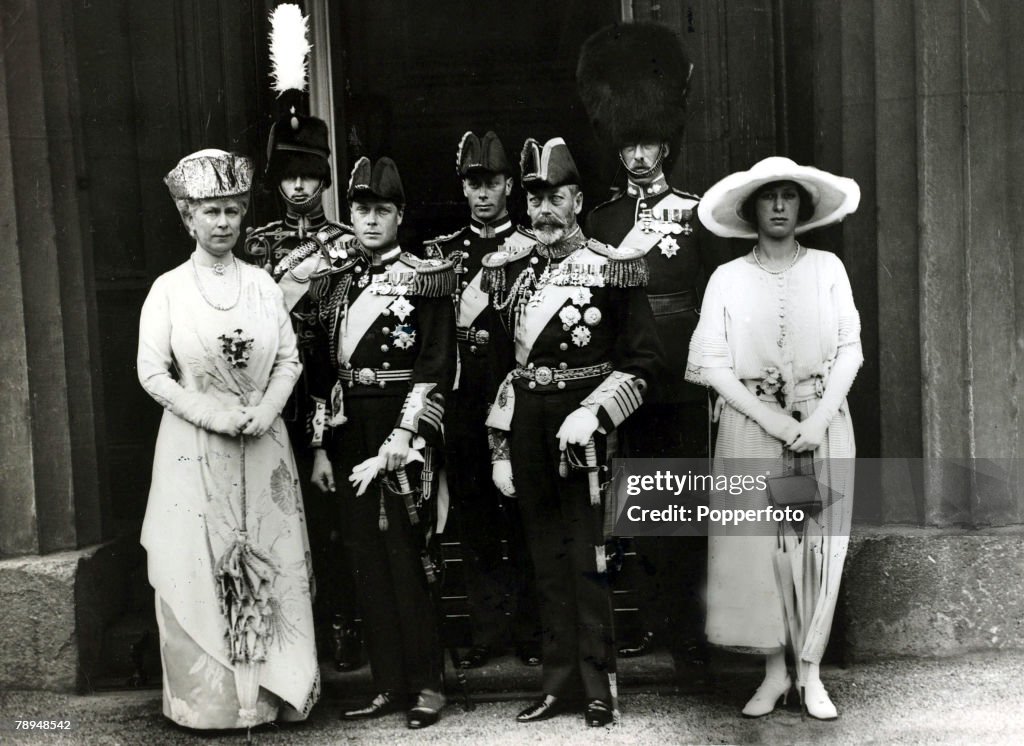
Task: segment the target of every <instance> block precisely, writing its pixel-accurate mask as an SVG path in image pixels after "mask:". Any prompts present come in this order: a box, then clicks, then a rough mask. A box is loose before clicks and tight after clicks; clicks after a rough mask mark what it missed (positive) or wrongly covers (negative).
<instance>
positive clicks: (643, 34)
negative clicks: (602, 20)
mask: <svg viewBox="0 0 1024 746" xmlns="http://www.w3.org/2000/svg"><path fill="white" fill-rule="evenodd" d="M692 70H693V65H692V63H691V62H690V59H689V57H687V55H686V52H685V51H683V46H682V44H681V43H680V41H679V37H678V36H676V34H675V32H674V31H672V29H670V28H668V27H667V26H662V25H661V24H657V23H627V24H621V25H618V24H616V25H612V26H607V27H605V28H603V29H601V30H600V31H598V32H596V33H595V34H593V35H592V36H591V37H590V38H589V39H587V40H586V41H585V42H584V43H583V47H582V48H581V49H580V58H579V63H578V64H577V66H576V85H577V89H578V91H579V95H580V98H581V99H582V100H583V105H584V106H585V107H586V109H587V114H588V115H589V116H590V121H591V123H592V125H593V127H594V130H595V132H596V133H597V135H598V137H600V138H601V139H602V140H605V141H606V142H607V143H608V144H609V145H612V146H613V147H615V148H621V147H623V146H625V145H629V144H632V143H637V142H672V141H673V140H674V139H675V138H676V137H677V136H678V135H679V134H680V133H681V132H682V129H683V126H684V124H685V122H686V91H687V87H688V85H689V82H690V72H691V71H692Z"/></svg>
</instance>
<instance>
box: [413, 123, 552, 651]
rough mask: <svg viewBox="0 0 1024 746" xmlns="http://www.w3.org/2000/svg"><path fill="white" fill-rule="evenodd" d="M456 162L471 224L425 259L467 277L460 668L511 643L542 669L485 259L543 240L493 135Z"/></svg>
mask: <svg viewBox="0 0 1024 746" xmlns="http://www.w3.org/2000/svg"><path fill="white" fill-rule="evenodd" d="M456 162H457V164H458V174H459V178H460V179H461V180H462V193H463V195H465V197H466V201H467V202H468V204H469V212H470V224H469V225H468V226H466V227H465V228H463V229H462V230H459V231H456V232H455V233H453V234H451V235H449V236H442V237H440V238H435V239H434V240H433V241H429V242H428V243H427V245H426V250H425V255H426V256H427V257H439V258H442V259H448V260H449V261H451V262H452V264H453V265H454V267H455V274H456V275H458V278H459V282H458V287H457V289H456V292H455V303H456V323H457V324H458V326H457V328H456V331H455V333H456V338H457V339H458V344H459V372H458V378H457V380H456V383H455V390H454V391H453V392H452V396H451V398H450V400H449V404H448V406H447V407H446V411H445V428H446V429H445V442H446V449H447V450H446V459H445V464H446V471H447V475H448V489H449V491H450V494H451V498H452V504H453V506H454V508H455V515H457V516H458V523H459V541H460V544H461V546H462V559H463V568H464V570H463V578H464V579H465V583H466V597H467V602H468V605H469V617H470V627H471V632H472V647H471V648H470V649H469V651H468V652H466V654H465V655H463V656H462V658H461V659H460V661H459V664H460V666H461V667H462V668H477V667H479V666H482V665H484V664H485V663H487V661H488V660H489V658H490V657H491V656H492V655H496V654H498V653H500V652H501V651H502V650H503V648H504V647H505V644H506V640H507V638H509V637H511V639H512V641H513V642H514V644H515V649H516V654H517V655H518V656H519V659H520V660H521V661H522V662H523V663H524V664H526V665H527V666H537V665H540V629H539V622H538V614H537V601H536V590H535V589H534V587H533V585H534V584H533V568H532V566H531V564H530V560H529V554H528V553H527V551H526V545H525V540H524V538H523V528H522V520H521V518H520V516H519V505H518V503H517V501H515V500H503V499H502V495H501V493H499V492H497V490H496V489H495V487H494V484H493V483H492V481H491V457H490V449H489V448H488V446H487V428H486V427H485V426H484V420H485V419H487V410H488V409H489V407H490V404H491V400H490V399H489V398H488V392H489V391H492V390H493V386H492V385H490V384H489V382H488V378H489V376H490V374H491V370H490V368H489V366H488V358H487V356H488V353H489V351H490V349H491V346H490V344H491V339H492V338H493V336H494V335H495V334H496V333H497V332H498V331H499V328H498V326H497V324H498V319H497V316H496V315H495V312H494V309H493V308H491V307H490V305H489V304H488V299H487V293H486V292H484V291H483V290H482V289H481V288H480V282H481V279H482V276H483V275H482V269H483V265H482V263H481V262H482V260H483V258H484V255H485V254H488V253H490V252H492V251H496V250H498V249H503V250H511V249H515V248H520V247H522V246H525V245H527V244H532V243H534V241H533V239H531V238H530V237H529V236H527V235H525V234H523V233H522V232H520V231H518V230H516V228H515V226H514V225H513V224H512V220H511V218H510V217H509V214H508V209H507V200H508V197H509V195H510V194H511V193H512V185H513V178H512V166H511V165H510V164H509V162H508V157H507V156H506V154H505V148H504V147H503V146H502V144H501V140H499V139H498V136H497V135H496V134H494V133H493V132H488V133H487V134H485V135H484V136H483V138H479V137H477V136H476V135H475V134H474V133H472V132H467V133H466V134H464V135H463V136H462V140H461V141H460V142H459V148H458V152H457V155H456ZM502 539H505V540H506V541H507V542H508V553H509V562H508V564H506V563H505V562H504V559H503V550H502ZM509 571H511V572H509ZM506 615H507V616H508V618H506Z"/></svg>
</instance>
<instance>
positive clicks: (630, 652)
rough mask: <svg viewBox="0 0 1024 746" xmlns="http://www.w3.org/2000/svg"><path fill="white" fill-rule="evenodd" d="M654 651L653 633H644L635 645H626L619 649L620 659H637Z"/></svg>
mask: <svg viewBox="0 0 1024 746" xmlns="http://www.w3.org/2000/svg"><path fill="white" fill-rule="evenodd" d="M653 649H654V633H653V632H644V634H643V636H642V637H641V638H640V640H639V641H638V642H636V643H631V644H626V645H623V646H622V647H621V648H619V657H620V658H638V657H640V656H641V655H647V654H648V653H650V652H651V651H652V650H653Z"/></svg>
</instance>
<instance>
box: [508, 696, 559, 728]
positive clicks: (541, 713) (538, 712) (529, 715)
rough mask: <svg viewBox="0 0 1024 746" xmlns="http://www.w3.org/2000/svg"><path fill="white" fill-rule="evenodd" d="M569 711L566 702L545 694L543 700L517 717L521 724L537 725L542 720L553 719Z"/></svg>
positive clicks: (539, 700)
mask: <svg viewBox="0 0 1024 746" xmlns="http://www.w3.org/2000/svg"><path fill="white" fill-rule="evenodd" d="M567 709H569V708H568V706H567V705H566V703H565V701H564V700H561V699H559V698H558V697H553V696H552V695H550V694H545V695H544V696H543V697H542V698H540V699H538V700H537V701H536V702H534V703H533V704H532V705H530V706H529V707H527V708H526V709H525V710H523V711H522V712H520V713H519V714H518V715H516V720H517V721H518V722H520V723H537V722H540V721H541V720H547V719H548V718H553V717H554V716H555V715H560V714H561V713H563V712H565V711H566V710H567Z"/></svg>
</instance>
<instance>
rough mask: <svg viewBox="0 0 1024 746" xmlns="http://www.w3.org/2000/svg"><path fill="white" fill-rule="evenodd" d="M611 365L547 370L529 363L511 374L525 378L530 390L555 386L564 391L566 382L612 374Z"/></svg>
mask: <svg viewBox="0 0 1024 746" xmlns="http://www.w3.org/2000/svg"><path fill="white" fill-rule="evenodd" d="M612 370H614V368H613V367H612V364H611V363H601V364H599V365H585V366H583V367H582V368H549V367H548V366H546V365H540V366H534V365H533V363H530V365H529V366H527V367H525V368H516V369H515V370H514V371H513V372H512V376H513V377H514V378H525V379H526V380H527V381H529V382H530V383H529V384H528V385H529V387H530V388H531V389H535V388H537V387H538V386H552V385H554V386H556V387H557V388H560V389H564V388H565V382H566V381H579V380H582V379H584V378H598V377H604V376H606V375H608V374H609V373H611V372H612Z"/></svg>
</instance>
